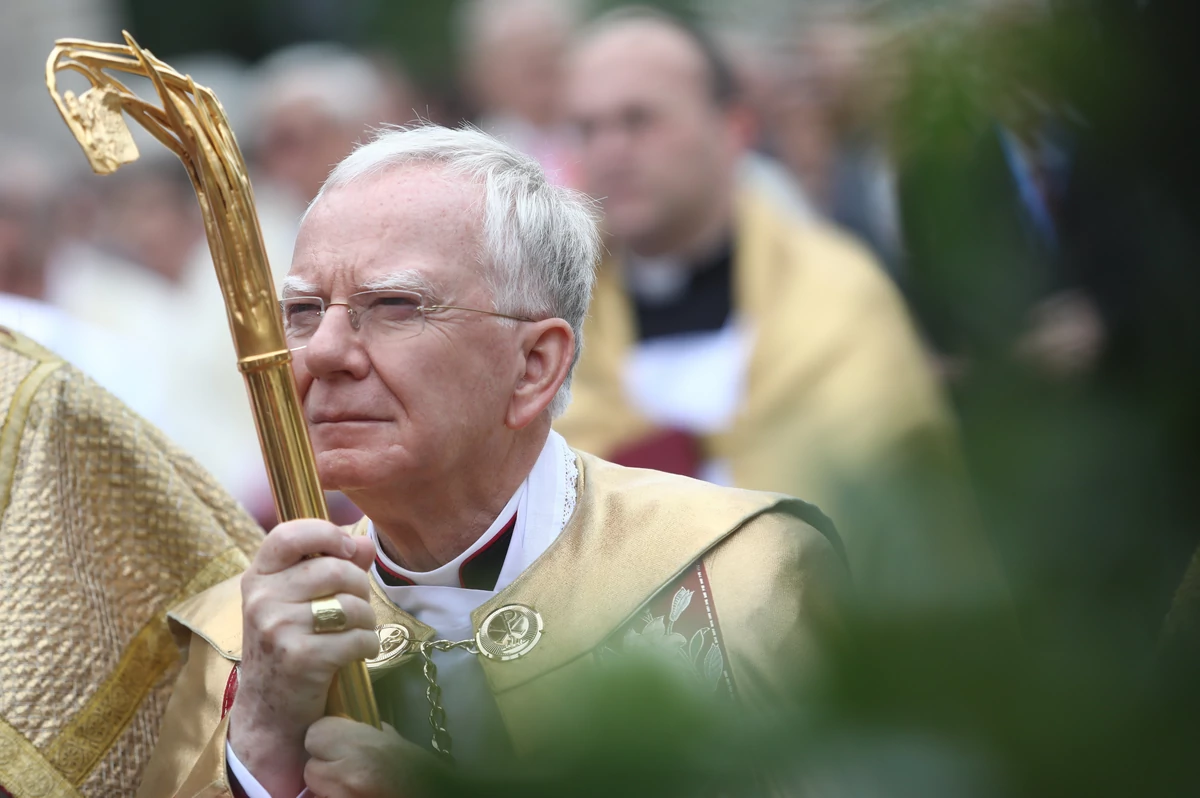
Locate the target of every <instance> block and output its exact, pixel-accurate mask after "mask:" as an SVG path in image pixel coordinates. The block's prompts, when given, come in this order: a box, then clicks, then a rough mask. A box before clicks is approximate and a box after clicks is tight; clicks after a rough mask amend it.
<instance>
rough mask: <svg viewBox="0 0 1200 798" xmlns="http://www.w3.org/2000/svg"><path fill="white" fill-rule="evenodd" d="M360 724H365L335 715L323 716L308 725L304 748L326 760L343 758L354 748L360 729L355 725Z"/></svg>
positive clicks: (331, 760)
mask: <svg viewBox="0 0 1200 798" xmlns="http://www.w3.org/2000/svg"><path fill="white" fill-rule="evenodd" d="M358 726H365V724H363V723H359V722H357V721H353V720H350V719H348V718H339V717H335V716H328V717H324V718H321V719H320V720H318V721H317V722H316V723H314V724H312V725H311V726H309V727H308V732H307V733H306V734H305V735H304V748H305V750H307V751H308V754H309V756H313V757H316V758H317V759H321V760H324V761H326V762H333V761H336V760H338V759H342V758H343V757H345V756H346V754H347V753H348V752H349V751H351V750H353V747H354V743H353V741H354V740H355V739H356V738H357V731H358V729H357V728H355V727H358ZM366 728H370V727H369V726H367V727H366Z"/></svg>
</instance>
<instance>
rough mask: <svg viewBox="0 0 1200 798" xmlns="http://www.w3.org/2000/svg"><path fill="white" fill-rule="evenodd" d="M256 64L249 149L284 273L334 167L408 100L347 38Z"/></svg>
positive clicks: (276, 261) (274, 261)
mask: <svg viewBox="0 0 1200 798" xmlns="http://www.w3.org/2000/svg"><path fill="white" fill-rule="evenodd" d="M257 72H258V74H257V78H256V82H255V88H254V91H253V93H252V98H253V102H252V104H253V108H254V112H255V116H254V119H253V120H252V122H251V137H250V141H251V146H250V152H251V153H252V155H251V157H252V159H253V162H254V164H255V166H256V167H257V174H256V175H255V177H256V180H255V184H254V186H255V198H256V202H257V205H258V212H259V219H260V222H261V224H262V227H263V239H264V242H265V244H266V247H267V257H268V259H269V260H270V262H271V267H272V273H273V274H274V275H275V279H276V281H278V280H280V279H282V278H283V276H284V274H286V272H287V264H288V263H290V262H291V258H292V245H293V244H294V243H295V240H296V231H297V230H298V228H299V223H300V215H301V214H302V213H303V212H304V209H305V207H307V206H308V203H309V202H310V201H312V198H313V197H315V196H316V194H317V190H318V189H320V187H321V184H322V183H323V182H324V181H325V177H326V176H327V175H328V174H329V170H330V169H332V168H333V165H334V164H336V163H337V162H338V161H340V160H341V159H342V158H344V157H346V155H348V154H349V153H350V151H351V150H352V149H353V148H354V145H355V144H356V143H358V142H359V141H361V140H362V139H363V137H364V135H365V134H366V133H367V131H368V130H369V129H371V128H374V127H378V126H379V125H380V124H381V123H383V122H395V121H405V120H396V119H393V118H390V116H391V114H392V113H394V112H395V109H397V108H404V107H405V106H407V105H409V103H408V101H406V100H403V99H397V98H396V97H395V96H394V93H393V92H390V91H389V86H388V83H387V82H385V79H384V76H383V75H382V74H381V72H380V70H379V69H378V68H377V67H376V66H375V65H374V64H372V62H371V61H370V60H369V59H367V58H365V57H364V56H361V55H359V54H357V53H355V52H353V51H352V50H348V49H346V48H344V47H342V46H341V45H336V44H331V43H310V44H299V45H294V46H292V47H289V48H286V49H283V50H279V51H277V52H275V53H273V54H271V55H270V56H268V57H267V58H266V59H265V60H264V61H263V62H262V63H261V64H260V65H259V66H258V70H257ZM396 86H397V84H396V83H395V82H393V84H392V88H393V89H395V88H396ZM402 89H403V86H401V90H402Z"/></svg>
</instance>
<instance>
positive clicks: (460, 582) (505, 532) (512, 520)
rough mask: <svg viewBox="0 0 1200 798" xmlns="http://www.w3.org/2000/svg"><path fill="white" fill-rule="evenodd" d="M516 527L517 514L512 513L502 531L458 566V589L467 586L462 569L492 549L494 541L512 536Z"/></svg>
mask: <svg viewBox="0 0 1200 798" xmlns="http://www.w3.org/2000/svg"><path fill="white" fill-rule="evenodd" d="M516 527H517V514H516V513H513V517H512V518H510V519H508V523H507V524H505V525H504V528H503V529H501V530H500V531H499V532H497V533H496V534H495V535H493V536H492V539H491V540H489V541H488V542H487V543H484V544H483V545H482V546H480V547H479V548H478V549H477V550H476V551H475V552H473V553H472V554H471V556H470V557H468V558H467V559H465V560H463V561H462V565H460V566H458V586H459V587H466V586H467V583H466V579H464V578H463V569H464V568H466V567H467V566H468V565H470V564H471V561H472V560H474V559H475V558H476V557H478V556H479V555H480V554H483V553H484V552H485V551H487V550H488V549H490V548H491V547H492V544H494V543H495V542H496V541H498V540H500V539H501V538H503V537H504V536H505V535H509V534H512V531H513V530H514V529H516Z"/></svg>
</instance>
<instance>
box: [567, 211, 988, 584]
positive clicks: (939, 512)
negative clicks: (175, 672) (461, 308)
mask: <svg viewBox="0 0 1200 798" xmlns="http://www.w3.org/2000/svg"><path fill="white" fill-rule="evenodd" d="M732 275H733V276H732V283H733V284H732V291H733V296H732V303H731V304H732V308H733V311H732V314H733V319H734V320H735V321H737V322H740V323H744V324H746V325H747V327H748V329H749V332H750V335H751V336H752V349H751V354H750V355H749V359H748V363H747V364H746V370H745V378H744V390H743V393H742V396H741V401H740V404H739V406H738V407H737V410H736V412H735V414H734V415H733V417H732V420H731V421H730V423H729V424H728V426H726V427H725V428H723V429H721V430H720V431H718V432H716V433H714V434H707V435H702V436H700V437H699V438H698V441H697V443H698V445H699V448H700V450H701V451H700V452H699V453H698V454H699V456H700V457H701V458H703V459H705V460H711V461H718V462H720V463H721V464H722V465H723V466H724V469H723V470H724V471H725V473H726V474H727V475H729V477H730V478H731V479H732V484H734V485H736V486H737V487H740V488H747V489H752V490H765V491H777V492H779V493H785V494H788V495H791V496H803V497H804V498H805V499H806V500H808V501H812V502H814V503H815V504H816V505H818V506H819V507H820V508H821V509H822V510H824V511H825V512H826V513H828V514H829V516H830V517H831V518H832V519H833V520H834V522H835V523H836V524H837V526H838V530H839V532H840V533H841V534H842V537H843V539H844V540H845V542H846V550H847V553H848V556H849V563H850V569H851V571H852V573H853V575H854V582H855V590H856V592H857V593H862V594H867V595H872V594H883V595H886V596H888V600H889V601H890V600H892V599H894V598H896V597H901V596H903V597H913V598H917V599H921V598H924V599H926V600H929V599H934V600H937V599H940V598H944V597H945V595H946V593H945V590H947V589H948V590H949V591H950V592H951V593H953V594H955V595H958V594H961V593H964V592H965V593H970V594H975V593H976V592H977V591H982V592H983V593H984V594H985V595H986V596H987V597H988V598H994V597H995V596H997V595H999V596H1001V597H1002V596H1003V595H1004V589H1003V587H1002V580H1001V577H1000V576H999V571H998V567H997V564H996V561H995V558H994V555H993V553H992V552H991V551H990V547H989V546H988V545H986V544H985V542H984V540H983V538H982V535H981V531H980V528H979V524H978V523H977V521H976V518H975V514H974V512H973V510H972V502H971V500H970V498H969V492H968V490H967V487H966V481H965V478H964V476H963V472H962V467H961V464H960V461H959V455H958V453H957V445H956V441H955V437H956V436H955V432H954V429H953V425H952V422H951V420H950V415H949V413H948V409H947V408H946V407H945V406H944V403H943V399H942V397H941V395H940V392H939V389H938V386H937V384H936V380H935V377H934V375H933V372H932V369H931V367H930V365H929V363H928V361H927V358H926V356H925V352H924V349H923V347H922V345H921V343H920V341H919V338H918V336H917V334H916V331H915V328H914V326H913V324H912V322H911V321H910V319H909V316H908V314H907V311H906V309H905V307H904V303H903V300H902V298H901V297H900V295H899V292H898V291H897V290H896V289H895V286H894V285H893V284H892V282H891V280H890V279H889V278H888V277H887V275H886V274H884V273H883V271H882V269H880V268H879V267H878V266H877V265H876V264H875V263H874V262H873V261H872V259H871V258H870V256H869V255H867V253H866V252H865V251H864V250H863V249H862V248H861V247H859V246H858V245H857V244H855V243H854V242H852V241H851V240H850V239H848V238H847V237H845V236H843V235H841V234H839V233H837V232H836V231H834V230H833V229H832V228H829V227H828V226H825V225H821V224H815V223H804V222H799V221H796V220H794V219H792V218H790V217H789V216H788V215H787V214H786V213H784V212H782V211H780V210H779V209H777V208H775V207H774V206H772V205H771V204H770V203H769V202H768V201H766V200H765V199H764V198H761V197H759V196H756V195H754V194H753V193H749V192H746V193H743V194H741V195H740V196H739V197H738V200H737V205H736V213H735V226H734V231H733V261H732ZM583 338H584V350H583V356H582V358H581V359H580V361H579V364H578V366H577V367H576V369H575V374H574V378H573V381H572V385H571V394H572V402H571V405H570V407H569V408H568V409H567V412H566V413H565V414H564V415H563V417H562V418H560V419H559V420H558V421H556V422H555V425H554V426H555V429H556V430H558V431H559V432H560V433H561V434H562V435H563V437H565V438H566V439H567V442H568V443H570V444H571V445H572V446H576V447H579V448H581V449H584V450H586V451H590V452H595V453H596V454H598V455H600V456H601V457H610V458H614V459H617V460H618V461H620V460H621V459H623V458H622V457H621V452H622V451H628V450H630V449H633V448H636V447H637V446H638V445H639V442H641V441H648V440H654V436H655V435H656V434H657V433H658V432H659V431H657V430H655V429H654V427H653V425H652V423H651V422H650V421H649V420H648V419H647V418H646V417H645V416H644V415H643V414H642V413H641V412H639V411H638V410H637V409H636V408H635V407H634V406H633V404H632V403H631V400H630V398H629V396H628V395H627V393H626V388H625V377H626V369H627V367H628V364H629V360H630V356H631V353H632V352H633V349H634V347H635V346H636V345H637V330H636V320H635V313H634V308H633V303H632V301H631V299H630V297H629V295H628V293H627V291H626V289H625V287H624V282H623V279H622V274H621V264H620V263H617V262H614V261H612V260H609V261H608V262H606V263H604V264H603V265H602V266H601V268H600V270H599V273H598V274H597V281H596V288H595V293H594V296H593V299H592V305H591V310H590V313H589V316H588V319H587V322H586V323H585V325H584V336H583ZM714 387H715V386H714ZM934 585H936V586H937V588H936V591H935V592H936V594H937V595H924V596H922V595H919V594H922V593H925V592H927V591H930V590H934V588H933V586H934ZM1001 600H1003V599H1001Z"/></svg>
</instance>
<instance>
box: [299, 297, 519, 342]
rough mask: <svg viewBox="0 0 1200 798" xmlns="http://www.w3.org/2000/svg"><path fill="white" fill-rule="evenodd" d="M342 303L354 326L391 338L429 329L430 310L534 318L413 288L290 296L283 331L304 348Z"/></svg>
mask: <svg viewBox="0 0 1200 798" xmlns="http://www.w3.org/2000/svg"><path fill="white" fill-rule="evenodd" d="M335 305H341V306H342V307H344V308H346V311H347V312H348V313H349V315H350V326H351V327H352V328H353V329H355V330H361V331H363V332H365V333H366V334H368V335H373V336H375V335H378V336H386V337H387V338H389V339H401V338H413V337H415V336H417V335H420V334H421V331H422V330H424V329H425V317H426V316H427V315H429V314H430V313H441V312H444V311H447V310H461V311H465V312H467V313H482V314H484V315H485V316H496V317H497V318H501V319H511V320H513V321H533V319H531V318H529V317H527V316H510V315H508V314H507V313H496V312H495V311H492V310H481V309H479V308H464V307H459V306H457V305H426V304H425V299H424V297H422V296H421V295H420V294H418V293H415V292H412V291H360V292H358V293H357V294H351V295H350V296H348V297H347V298H346V301H345V302H326V301H325V300H324V299H322V298H321V297H319V296H294V297H287V298H286V299H283V300H281V301H280V303H279V309H280V311H281V312H282V313H283V332H284V334H285V335H286V336H287V339H288V343H290V344H292V345H293V346H292V348H293V349H301V348H303V346H305V345H307V342H308V340H309V339H310V338H312V337H313V335H314V334H315V333H316V332H317V328H318V327H320V326H321V319H323V318H324V317H325V313H326V312H327V311H328V310H329V308H331V307H334V306H335Z"/></svg>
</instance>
